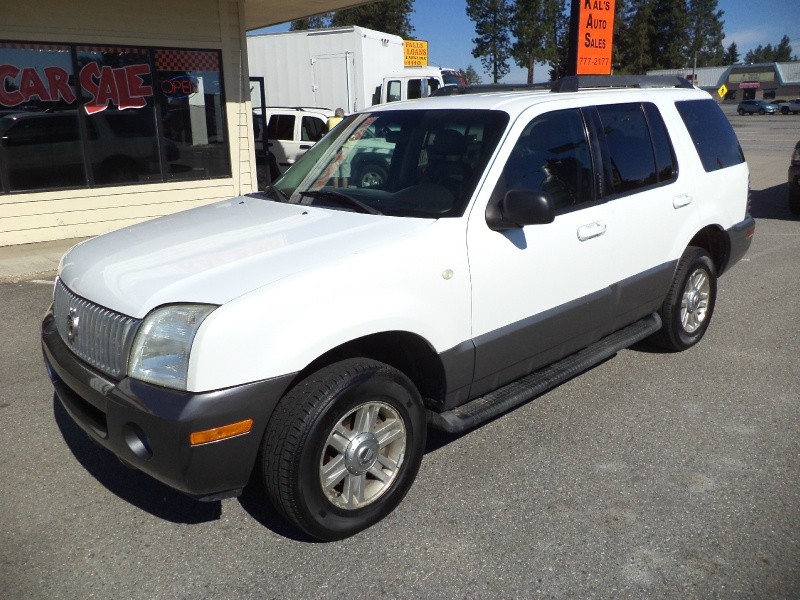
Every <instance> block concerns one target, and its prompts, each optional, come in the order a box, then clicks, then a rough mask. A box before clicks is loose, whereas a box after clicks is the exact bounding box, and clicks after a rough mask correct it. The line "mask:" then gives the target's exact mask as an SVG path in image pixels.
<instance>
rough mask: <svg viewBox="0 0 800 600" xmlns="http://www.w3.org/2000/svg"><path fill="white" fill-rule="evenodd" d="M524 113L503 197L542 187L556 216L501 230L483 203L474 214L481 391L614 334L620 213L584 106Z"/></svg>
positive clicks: (505, 170) (476, 390)
mask: <svg viewBox="0 0 800 600" xmlns="http://www.w3.org/2000/svg"><path fill="white" fill-rule="evenodd" d="M520 121H521V122H520V123H519V124H518V126H517V127H515V130H517V131H519V137H518V140H517V142H516V144H515V146H514V148H513V150H512V151H511V153H510V155H509V156H508V158H507V159H506V160H505V162H504V164H503V167H502V173H501V174H500V175H499V178H498V180H497V185H498V186H500V189H499V190H496V192H495V197H497V193H499V194H500V195H502V194H503V193H505V191H506V190H511V189H529V190H540V191H542V192H546V193H547V194H548V195H549V196H550V198H551V199H552V201H553V203H554V206H555V208H556V217H555V221H554V222H553V223H549V224H546V225H531V226H526V227H520V228H517V229H511V230H508V231H502V232H498V231H492V230H490V229H489V228H488V226H487V224H486V218H485V212H484V211H485V205H484V206H481V205H476V207H475V210H473V211H472V213H471V215H470V223H469V230H468V234H467V244H468V251H469V262H470V272H471V276H472V290H473V297H472V302H473V319H472V326H473V340H474V342H475V345H476V361H475V384H474V386H473V390H472V395H473V396H474V395H478V394H481V393H484V392H485V391H488V390H490V389H495V388H496V387H498V386H499V385H502V384H503V383H506V382H508V381H512V380H514V379H517V378H518V377H520V376H522V375H524V374H526V373H528V372H530V371H531V370H534V369H536V368H539V367H541V366H543V365H545V364H548V363H550V362H552V361H554V360H557V359H559V358H561V357H563V356H565V355H567V354H570V353H572V352H574V351H575V350H577V349H580V348H582V347H584V346H586V345H588V344H590V343H592V342H593V341H596V340H597V339H599V338H600V337H602V336H603V335H605V334H607V333H608V329H609V327H610V321H611V315H612V313H613V298H612V294H611V290H610V287H609V286H610V283H611V281H612V279H613V265H611V264H610V261H609V257H610V254H611V249H612V236H613V233H614V232H613V224H612V222H611V217H612V215H611V211H610V208H609V206H608V204H606V203H603V202H599V201H597V200H596V191H595V188H596V184H595V178H594V171H593V168H592V159H591V152H590V150H589V148H590V146H589V143H588V137H587V133H586V132H587V128H586V126H585V123H584V119H583V116H582V113H581V111H580V109H578V108H576V109H567V110H559V111H553V112H549V113H545V114H541V115H539V116H536V117H534V118H528V119H520ZM513 135H514V131H513V130H512V136H513ZM496 168H498V169H499V168H500V167H499V166H498V167H496ZM491 177H492V176H491V175H490V180H491ZM473 249H475V251H473Z"/></svg>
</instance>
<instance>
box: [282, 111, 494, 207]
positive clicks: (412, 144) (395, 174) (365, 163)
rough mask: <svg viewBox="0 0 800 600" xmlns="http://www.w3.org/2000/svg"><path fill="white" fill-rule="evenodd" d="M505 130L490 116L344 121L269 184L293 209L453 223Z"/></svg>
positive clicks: (412, 115)
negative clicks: (307, 207)
mask: <svg viewBox="0 0 800 600" xmlns="http://www.w3.org/2000/svg"><path fill="white" fill-rule="evenodd" d="M507 123H508V115H507V114H506V113H504V112H498V111H489V110H393V111H386V112H375V113H361V114H356V115H352V116H350V117H348V118H347V119H345V120H344V121H343V122H342V123H340V124H339V125H338V126H337V127H336V128H335V129H334V130H333V131H331V132H330V133H329V134H328V135H327V136H325V137H324V138H323V139H322V140H321V141H320V142H318V143H317V144H315V145H314V147H313V148H311V150H309V151H308V152H307V153H306V154H305V155H303V156H302V157H301V158H300V159H299V160H298V161H297V162H296V163H295V164H294V165H293V166H292V168H291V169H289V170H288V171H286V173H285V174H284V175H283V176H282V177H281V178H279V179H278V180H277V181H276V182H275V183H274V185H273V187H274V188H276V189H277V191H278V192H279V194H276V196H280V195H283V196H284V197H285V198H286V199H288V201H289V202H292V203H296V204H314V205H316V206H326V207H330V208H336V209H339V210H358V211H359V212H370V213H373V214H384V215H392V216H403V217H423V218H439V217H457V216H461V215H462V214H463V213H464V209H465V207H466V205H467V203H468V202H469V199H470V197H471V196H472V193H473V191H474V190H475V186H476V184H477V182H478V179H479V178H480V176H481V173H482V172H483V170H484V168H485V167H486V164H487V162H488V161H489V158H490V157H491V155H492V153H493V152H494V150H495V148H496V146H497V143H498V141H499V140H500V136H501V135H502V133H503V130H504V129H505V126H506V124H507Z"/></svg>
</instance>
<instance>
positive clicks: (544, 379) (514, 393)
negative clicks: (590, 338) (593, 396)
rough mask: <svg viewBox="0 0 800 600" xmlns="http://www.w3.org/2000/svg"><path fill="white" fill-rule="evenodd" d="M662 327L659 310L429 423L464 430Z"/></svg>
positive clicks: (434, 416)
mask: <svg viewBox="0 0 800 600" xmlns="http://www.w3.org/2000/svg"><path fill="white" fill-rule="evenodd" d="M659 329H661V318H660V317H659V316H658V313H653V314H651V315H650V316H649V317H647V318H645V319H642V320H641V321H637V322H636V323H633V324H632V325H628V326H627V327H625V328H623V329H620V330H619V331H616V332H614V333H612V334H611V335H608V336H606V337H604V338H603V339H601V340H598V341H597V342H595V343H594V344H592V345H591V346H588V347H586V348H584V349H583V350H581V351H579V352H576V353H575V354H571V355H570V356H567V357H566V358H562V359H561V360H559V361H558V362H555V363H553V364H551V365H549V366H547V367H545V368H543V369H541V370H539V371H534V372H533V373H531V374H530V375H526V376H525V377H522V378H520V379H517V380H516V381H512V382H511V383H509V384H507V385H505V386H503V387H501V388H499V389H497V390H495V391H493V392H489V393H488V394H486V395H485V396H481V397H480V398H475V399H474V400H471V401H470V402H467V403H466V404H464V405H462V406H457V407H456V408H453V409H452V410H448V411H445V412H443V413H436V412H432V411H428V423H429V424H430V425H431V426H432V427H435V428H436V429H441V430H443V431H446V432H448V433H461V432H462V431H466V430H467V429H471V428H472V427H475V426H476V425H479V424H481V423H483V422H485V421H488V420H489V419H491V418H493V417H496V416H497V415H500V414H502V413H504V412H506V411H508V410H510V409H512V408H514V407H516V406H519V405H520V404H523V403H524V402H527V401H528V400H531V399H533V398H535V397H536V396H540V395H541V394H543V393H545V392H546V391H548V390H551V389H553V388H554V387H556V386H557V385H559V384H561V383H564V382H565V381H567V380H568V379H571V378H572V377H575V376H576V375H578V374H580V373H582V372H583V371H586V370H587V369H589V368H591V367H593V366H595V365H597V364H599V363H601V362H603V361H604V360H606V359H607V358H611V357H612V356H614V354H616V353H617V352H619V351H620V350H623V349H624V348H628V347H630V346H632V345H633V344H635V343H636V342H639V341H641V340H643V339H645V338H646V337H648V336H649V335H652V334H653V333H655V332H656V331H658V330H659Z"/></svg>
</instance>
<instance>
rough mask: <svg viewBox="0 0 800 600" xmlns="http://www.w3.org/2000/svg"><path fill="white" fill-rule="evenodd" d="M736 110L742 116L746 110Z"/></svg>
mask: <svg viewBox="0 0 800 600" xmlns="http://www.w3.org/2000/svg"><path fill="white" fill-rule="evenodd" d="M736 112H738V113H739V116H740V117H741V116H743V115H744V111H743V110H742V109H741V108H740V109H739V110H738V111H736Z"/></svg>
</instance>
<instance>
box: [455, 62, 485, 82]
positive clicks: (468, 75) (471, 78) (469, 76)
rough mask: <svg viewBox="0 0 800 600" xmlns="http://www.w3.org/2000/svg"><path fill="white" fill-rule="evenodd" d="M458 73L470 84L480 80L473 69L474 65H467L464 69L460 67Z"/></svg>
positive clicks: (479, 76)
mask: <svg viewBox="0 0 800 600" xmlns="http://www.w3.org/2000/svg"><path fill="white" fill-rule="evenodd" d="M460 73H461V74H462V75H463V76H464V79H466V80H467V83H468V84H470V85H472V84H475V83H480V82H481V75H480V73H478V72H477V71H476V70H475V67H473V66H472V65H467V68H466V69H461V70H460Z"/></svg>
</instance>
